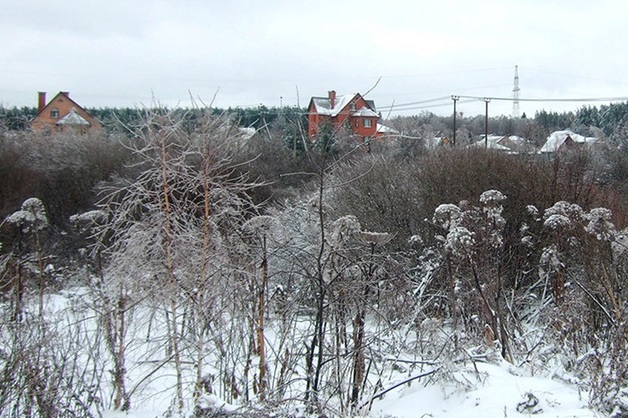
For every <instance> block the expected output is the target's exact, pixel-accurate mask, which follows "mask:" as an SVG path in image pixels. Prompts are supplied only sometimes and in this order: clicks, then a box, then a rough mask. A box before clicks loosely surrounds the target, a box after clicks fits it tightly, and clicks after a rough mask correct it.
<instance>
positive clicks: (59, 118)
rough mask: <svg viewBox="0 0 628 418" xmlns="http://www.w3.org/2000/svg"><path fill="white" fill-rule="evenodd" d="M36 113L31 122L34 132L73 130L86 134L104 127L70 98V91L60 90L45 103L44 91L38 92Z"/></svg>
mask: <svg viewBox="0 0 628 418" xmlns="http://www.w3.org/2000/svg"><path fill="white" fill-rule="evenodd" d="M37 105H38V106H37V115H36V116H35V118H34V119H33V121H32V122H31V128H32V129H33V131H36V132H43V131H50V132H74V133H79V134H86V133H88V132H97V131H100V130H102V129H103V128H104V125H103V124H102V122H100V121H99V120H98V119H96V118H95V117H94V116H92V115H91V114H90V113H89V112H87V111H86V110H85V109H83V107H81V106H80V105H79V104H78V103H76V102H75V101H74V100H72V99H71V98H70V93H68V92H67V91H61V92H59V93H57V95H56V96H55V97H53V99H52V100H50V102H48V103H46V93H45V92H39V100H38V103H37Z"/></svg>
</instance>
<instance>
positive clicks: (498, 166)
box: [0, 112, 628, 416]
mask: <svg viewBox="0 0 628 418" xmlns="http://www.w3.org/2000/svg"><path fill="white" fill-rule="evenodd" d="M147 116H148V117H149V118H148V119H147V120H146V121H145V123H144V125H143V126H141V127H140V128H139V129H138V130H137V131H136V132H135V136H134V138H133V139H131V140H129V141H128V142H126V141H120V140H114V139H112V138H85V137H77V138H74V137H68V138H62V137H58V138H44V137H40V136H37V135H33V134H24V135H23V136H19V135H18V136H11V135H8V134H5V135H4V136H3V137H2V143H0V146H1V148H0V156H2V162H4V163H6V166H5V165H4V164H3V165H2V170H3V171H2V172H1V173H0V174H1V175H2V176H3V177H2V178H0V182H1V183H0V184H7V182H2V180H3V179H8V180H10V181H9V182H8V183H9V185H8V186H6V187H5V188H4V189H2V193H3V194H2V197H3V200H2V201H3V202H4V207H3V208H2V210H3V211H5V212H6V213H5V214H3V219H5V222H4V224H3V225H2V231H12V232H10V233H9V232H5V235H4V236H3V237H1V238H0V241H2V242H3V244H4V248H3V251H4V254H3V255H2V256H1V257H0V267H2V271H1V272H0V273H1V274H2V284H3V285H6V286H4V289H3V290H4V291H5V292H4V296H5V301H4V302H3V303H2V304H1V305H0V306H1V307H2V310H1V311H0V321H1V322H0V325H1V326H2V332H0V338H3V339H4V341H6V344H5V346H7V347H12V348H11V350H10V352H8V353H4V354H3V355H4V357H2V358H1V359H0V366H1V368H2V373H4V374H5V375H12V374H13V373H22V370H23V369H20V365H21V364H28V365H29V367H30V368H32V369H33V370H34V372H33V373H32V376H31V377H32V378H30V379H15V380H14V381H13V382H12V383H11V384H6V382H5V383H0V393H4V394H6V396H4V397H3V398H0V400H2V399H4V400H5V404H0V409H1V407H2V406H5V405H6V406H7V408H8V407H12V408H14V409H15V410H20V411H33V410H35V411H40V412H41V413H42V414H43V413H50V411H57V412H58V406H55V405H58V402H60V400H61V399H64V398H65V399H71V400H72V401H71V405H68V406H67V408H71V409H72V410H73V411H75V412H76V413H77V414H83V415H89V413H93V414H94V415H97V414H96V413H94V411H98V412H100V411H102V409H104V408H115V409H119V410H128V409H129V408H131V407H132V405H134V402H135V399H136V398H137V392H136V390H138V391H139V390H141V389H139V388H140V387H141V385H142V383H143V382H144V379H151V378H153V377H154V378H157V377H156V376H157V375H158V374H159V373H158V372H160V371H162V369H166V368H167V369H168V371H169V372H170V373H171V375H172V376H174V377H173V378H172V379H171V380H170V386H169V389H170V390H171V392H170V393H171V395H172V404H171V412H172V414H173V415H174V414H175V412H173V411H177V410H178V411H182V410H183V409H184V407H185V405H186V404H187V405H188V406H189V405H190V403H194V405H195V407H198V409H197V410H196V413H197V416H203V414H211V413H212V411H205V412H204V411H202V410H201V409H202V408H200V406H199V405H206V404H207V403H205V404H203V403H202V402H201V400H203V399H205V400H206V401H207V399H208V397H209V396H210V395H211V396H215V397H218V398H219V400H222V401H227V402H229V403H234V404H241V405H243V406H245V407H247V406H248V407H252V406H253V404H256V406H257V407H261V408H262V409H264V408H266V409H264V411H265V412H271V411H272V412H273V413H276V412H277V411H281V412H283V413H286V414H287V412H286V411H288V410H289V408H290V406H289V405H290V403H291V402H295V403H297V404H299V405H305V406H306V407H307V408H308V409H309V411H311V412H317V413H319V414H324V413H326V414H336V415H341V414H347V415H348V414H351V413H355V414H357V413H363V412H365V411H367V410H368V408H369V406H370V402H371V401H372V400H373V397H374V396H375V394H376V393H378V392H379V391H380V390H381V389H382V385H384V384H386V383H387V381H386V376H387V375H388V376H390V375H392V374H393V373H396V372H397V371H396V370H400V368H405V367H407V368H408V370H413V369H417V368H420V367H424V366H425V365H430V366H432V365H434V366H435V369H434V370H435V371H434V372H433V374H434V376H435V377H434V379H436V380H438V379H439V378H440V379H452V378H453V377H452V376H453V375H454V372H453V371H452V370H454V368H455V367H457V364H459V362H460V361H463V362H464V361H471V362H472V361H475V359H474V358H473V356H475V355H476V354H477V356H478V357H481V358H482V359H488V358H489V357H490V355H492V354H491V353H498V354H499V355H501V356H502V357H503V358H504V359H506V360H508V361H511V362H516V363H517V364H521V365H524V364H529V365H530V370H539V369H543V368H550V367H552V368H553V367H554V366H555V367H559V368H561V370H567V371H568V372H569V373H573V374H574V375H577V376H578V377H580V378H581V379H582V380H583V381H585V382H586V383H585V384H586V387H587V389H590V394H591V401H592V403H594V404H595V405H597V406H599V407H601V408H607V411H610V409H612V408H616V409H617V410H619V411H620V413H621V412H622V411H624V412H625V410H624V409H621V408H623V406H622V405H621V391H622V390H624V384H625V381H624V380H625V375H626V373H628V371H627V369H626V366H625V365H626V363H625V361H623V360H624V359H625V358H628V349H627V347H628V345H627V341H628V331H627V329H628V327H627V325H626V324H628V317H627V314H626V312H627V309H626V306H625V302H624V301H625V300H626V299H627V298H628V288H627V287H626V286H623V284H622V283H623V278H624V277H626V274H627V271H628V270H627V269H628V258H627V257H626V255H627V254H628V250H627V249H626V244H627V243H628V233H627V232H626V230H625V229H624V228H625V227H626V224H625V220H626V214H627V213H628V207H627V202H626V196H625V195H622V194H621V190H622V187H625V184H624V180H625V179H623V180H622V174H621V173H622V170H623V169H622V168H621V166H620V165H617V162H621V161H623V159H622V158H621V157H620V156H617V154H618V153H616V158H617V159H615V160H613V159H611V158H600V159H598V158H592V157H591V156H590V155H588V154H580V153H577V154H572V155H568V154H564V155H560V156H559V157H558V158H555V159H552V160H547V159H545V158H540V157H539V156H517V155H504V154H499V153H497V152H493V151H490V150H482V149H459V148H455V149H449V148H442V149H439V150H436V151H433V150H425V149H423V150H417V148H416V147H410V148H401V147H399V144H395V143H391V144H378V146H377V147H372V148H371V150H370V151H371V152H370V153H369V152H368V149H367V148H366V146H365V145H364V144H362V145H359V144H356V143H355V142H351V140H350V138H335V139H336V141H332V142H330V143H327V144H326V145H331V146H332V149H331V152H321V150H320V148H317V147H316V146H313V147H312V149H309V150H307V151H306V150H305V149H300V150H299V149H298V148H296V147H294V148H293V147H290V146H288V147H286V146H285V144H284V143H283V139H284V137H282V134H281V132H278V133H277V134H274V133H273V131H272V130H268V131H266V133H265V134H258V136H256V137H253V138H251V139H249V140H244V139H243V138H241V137H236V136H232V135H231V133H230V131H229V129H228V124H227V123H225V121H222V120H220V119H214V118H208V119H205V120H204V121H203V123H204V125H203V129H201V130H198V131H196V130H192V131H190V130H189V129H188V126H186V125H183V124H180V123H179V122H180V120H179V118H178V117H177V115H176V114H173V113H168V112H165V113H152V114H148V115H147ZM292 140H294V138H292ZM332 144H333V145H332ZM415 145H416V144H415ZM333 147H335V148H333ZM407 150H411V151H412V152H406V151H407ZM414 151H419V152H414ZM622 151H623V150H622ZM609 173H611V174H609ZM259 182H262V183H266V185H264V186H262V187H255V186H259ZM254 183H257V184H254ZM96 185H98V187H97V188H96V189H95V188H94V186H96ZM3 187H4V186H3ZM96 190H99V191H101V192H104V193H105V194H101V195H100V197H102V198H104V200H102V201H101V203H100V205H99V206H98V209H99V210H98V211H90V209H94V208H95V207H94V206H93V205H94V202H95V201H96V200H97V199H99V195H97V193H96ZM27 197H28V198H31V197H35V198H39V199H35V200H33V199H28V200H27V199H26V198H27ZM25 200H26V202H24V201H25ZM39 201H41V202H43V207H45V209H43V208H42V207H41V205H40V204H39V203H38V202H39ZM602 206H607V207H612V208H611V209H612V211H609V210H607V209H605V208H601V207H602ZM31 210H32V211H33V212H31ZM78 212H84V213H83V214H82V215H81V216H78V217H75V218H73V220H74V221H75V222H74V223H73V225H72V227H74V226H76V227H78V229H77V230H76V235H74V236H75V237H79V234H80V238H81V241H80V243H79V244H80V245H81V246H85V245H86V244H87V243H88V242H89V243H90V246H89V247H86V246H85V248H83V249H82V250H83V252H82V254H83V256H84V257H83V259H82V260H83V262H84V265H82V266H81V269H77V270H76V271H74V276H73V277H74V279H75V280H77V281H78V282H79V283H80V284H81V286H82V289H83V290H82V292H84V294H82V296H81V298H79V299H80V300H79V301H76V300H74V301H72V300H71V301H70V302H68V303H70V304H74V305H72V306H71V307H70V308H68V311H66V313H67V315H68V322H69V323H70V325H68V329H67V330H66V331H64V330H63V328H59V327H58V326H56V325H55V324H56V323H55V322H54V319H53V318H55V315H56V314H55V315H52V314H51V312H50V310H47V309H46V306H47V305H46V304H47V300H46V299H45V298H44V297H43V294H44V291H46V290H47V289H49V285H50V283H49V282H48V279H49V278H50V277H53V276H56V272H58V271H59V267H58V266H57V267H56V268H51V269H48V268H46V267H45V265H46V264H47V263H48V260H47V258H46V257H47V256H48V253H47V249H46V248H45V241H46V240H47V241H54V240H57V239H58V237H56V236H54V235H53V236H49V237H47V238H46V237H44V236H43V234H44V231H45V229H46V227H47V221H46V222H44V221H43V219H44V215H45V214H47V218H49V219H50V221H51V223H52V224H53V225H54V226H55V227H56V228H58V230H60V229H62V228H66V227H67V228H68V230H69V228H70V226H69V225H68V222H69V217H70V215H72V214H75V213H78ZM7 216H8V218H7ZM61 261H63V260H61ZM55 269H56V270H55ZM37 296H39V297H37ZM68 312H71V314H70V313H68ZM72 315H77V316H76V317H74V316H72ZM80 315H83V316H82V317H80V320H79V319H76V318H79V316H80ZM93 318H97V320H94V322H93V327H94V329H96V330H97V332H89V331H87V328H90V326H92V325H90V326H87V325H85V324H86V323H88V321H92V320H93ZM90 324H91V323H90ZM132 324H133V325H134V326H135V328H134V329H133V330H131V329H130V328H129V327H130V326H131V325H132ZM138 330H139V331H138ZM53 331H54V332H53ZM132 331H133V332H136V333H138V334H137V335H139V333H142V334H141V336H142V338H135V335H134V334H132V333H131V332H132ZM63 332H67V335H68V336H69V337H71V338H65V339H64V338H63V336H62V335H63ZM26 333H28V335H29V336H32V337H31V338H26ZM49 338H54V339H56V340H58V341H61V342H62V344H55V341H52V340H50V339H49ZM469 347H474V348H473V350H476V352H471V351H469V350H467V349H468V348H469ZM31 352H32V353H35V354H33V355H32V356H29V362H28V363H23V359H22V357H21V356H22V353H31ZM77 352H80V355H79V354H72V355H68V353H77ZM43 353H47V355H43ZM408 353H412V356H410V357H412V358H415V359H416V363H412V361H411V363H412V364H411V365H408V364H409V363H404V361H407V359H404V358H405V357H406V354H408ZM79 356H80V358H79ZM410 357H408V358H410ZM146 358H151V359H156V360H155V361H154V364H152V363H151V364H149V365H148V366H147V365H146V364H144V363H142V364H139V363H140V361H139V360H138V363H137V364H133V366H131V364H130V363H131V362H132V361H135V360H134V359H142V360H144V359H146ZM81 359H82V360H81ZM395 359H399V360H400V361H398V362H397V361H396V360H395ZM585 359H586V361H585ZM402 360H403V361H402ZM563 360H564V363H562V364H557V362H559V361H563ZM552 362H554V363H552ZM66 366H67V369H64V368H63V367H66ZM131 367H133V370H135V371H136V373H138V374H139V376H140V377H139V379H138V380H139V381H138V380H136V381H135V382H134V383H133V385H131V384H130V382H131V381H133V376H131V375H130V374H129V373H128V370H129V368H131ZM46 370H53V371H55V372H56V373H48V372H46ZM105 370H110V371H111V373H109V374H108V373H105V372H104V371H105ZM404 370H405V369H404ZM408 373H410V372H408ZM64 379H69V380H72V379H75V380H73V382H75V384H71V385H62V384H60V383H59V382H63V381H64ZM51 387H58V388H59V390H58V391H56V392H55V391H51V390H45V388H51ZM42 388H44V389H42ZM86 388H88V389H86ZM84 389H85V390H84ZM2 391H4V392H2ZM75 391H80V393H74V392H75ZM105 394H106V396H104V395H105ZM55 402H57V403H55ZM101 402H102V403H101ZM207 402H209V401H207ZM260 405H261V406H260ZM287 405H288V406H287ZM609 405H610V406H609ZM20 408H21V409H20ZM79 411H80V412H79ZM55 413H56V412H55ZM0 415H1V413H0Z"/></svg>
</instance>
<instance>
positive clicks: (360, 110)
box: [308, 90, 381, 140]
mask: <svg viewBox="0 0 628 418" xmlns="http://www.w3.org/2000/svg"><path fill="white" fill-rule="evenodd" d="M378 120H379V114H378V113H377V112H376V111H375V104H374V102H373V101H372V100H365V99H364V98H363V97H362V96H361V95H360V94H359V93H355V94H346V95H342V96H338V95H336V92H335V91H333V90H332V91H330V92H329V93H328V96H327V97H312V98H311V99H310V104H309V106H308V136H309V137H310V139H311V140H314V139H315V137H316V135H318V133H319V128H320V127H321V126H322V125H323V124H326V123H329V124H331V126H332V128H333V129H334V130H337V129H340V128H341V127H347V128H348V129H350V130H351V132H352V133H353V134H355V135H358V136H361V137H363V138H365V137H372V136H377V135H381V133H378V124H377V121H378Z"/></svg>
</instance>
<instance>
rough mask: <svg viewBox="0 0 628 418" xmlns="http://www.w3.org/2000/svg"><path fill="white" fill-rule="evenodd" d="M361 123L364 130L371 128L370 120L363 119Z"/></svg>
mask: <svg viewBox="0 0 628 418" xmlns="http://www.w3.org/2000/svg"><path fill="white" fill-rule="evenodd" d="M362 121H363V123H364V127H365V128H370V127H372V126H373V121H372V120H370V119H366V118H364V119H362Z"/></svg>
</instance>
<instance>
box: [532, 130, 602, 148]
mask: <svg viewBox="0 0 628 418" xmlns="http://www.w3.org/2000/svg"><path fill="white" fill-rule="evenodd" d="M567 138H571V140H572V141H574V142H576V143H578V144H591V143H593V142H595V141H597V138H594V137H585V136H582V135H578V134H577V133H575V132H572V131H570V130H564V131H555V132H552V133H551V134H550V136H548V137H547V139H546V140H545V144H543V146H542V147H541V149H540V150H539V152H540V153H547V152H556V151H558V149H559V148H560V147H561V146H562V145H563V144H564V143H565V141H566V140H567Z"/></svg>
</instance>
